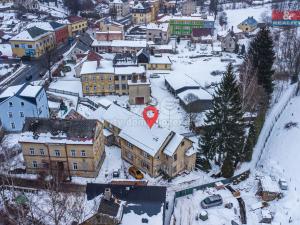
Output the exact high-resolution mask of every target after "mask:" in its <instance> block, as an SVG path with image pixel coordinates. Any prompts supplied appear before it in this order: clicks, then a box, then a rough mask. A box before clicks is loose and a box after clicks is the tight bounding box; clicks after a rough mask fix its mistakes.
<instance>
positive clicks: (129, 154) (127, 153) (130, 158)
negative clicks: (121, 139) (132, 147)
mask: <svg viewBox="0 0 300 225" xmlns="http://www.w3.org/2000/svg"><path fill="white" fill-rule="evenodd" d="M126 157H127V158H128V159H129V160H131V161H132V160H133V155H132V154H131V153H130V152H126Z"/></svg>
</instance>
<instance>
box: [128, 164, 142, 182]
mask: <svg viewBox="0 0 300 225" xmlns="http://www.w3.org/2000/svg"><path fill="white" fill-rule="evenodd" d="M128 172H129V174H130V175H131V176H133V177H134V178H135V179H138V180H141V179H143V178H144V175H143V174H142V172H141V171H139V169H138V168H136V167H135V166H131V167H130V168H129V170H128Z"/></svg>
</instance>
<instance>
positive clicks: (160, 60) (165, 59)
mask: <svg viewBox="0 0 300 225" xmlns="http://www.w3.org/2000/svg"><path fill="white" fill-rule="evenodd" d="M149 63H150V64H172V62H171V60H170V59H169V57H168V56H165V55H162V56H161V57H155V56H152V55H151V56H150V62H149Z"/></svg>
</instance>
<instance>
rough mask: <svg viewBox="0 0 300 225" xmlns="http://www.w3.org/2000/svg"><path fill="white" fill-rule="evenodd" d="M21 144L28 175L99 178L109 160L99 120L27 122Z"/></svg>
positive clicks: (37, 119) (29, 119) (41, 120)
mask: <svg viewBox="0 0 300 225" xmlns="http://www.w3.org/2000/svg"><path fill="white" fill-rule="evenodd" d="M19 143H20V144H21V147H22V153H23V157H24V161H25V166H26V172H28V173H40V172H43V173H46V174H51V175H53V176H58V178H60V179H66V178H68V177H72V176H82V177H96V176H97V175H98V173H99V170H100V168H101V166H102V163H103V161H104V158H105V151H104V137H103V124H102V123H101V122H99V121H98V120H91V119H72V120H67V119H49V118H38V117H33V118H26V120H25V124H24V127H23V130H22V133H21V135H20V139H19Z"/></svg>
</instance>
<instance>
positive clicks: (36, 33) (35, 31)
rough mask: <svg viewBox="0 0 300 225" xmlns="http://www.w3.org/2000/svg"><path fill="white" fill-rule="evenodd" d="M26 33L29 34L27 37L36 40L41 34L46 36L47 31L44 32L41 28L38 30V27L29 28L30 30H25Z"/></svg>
mask: <svg viewBox="0 0 300 225" xmlns="http://www.w3.org/2000/svg"><path fill="white" fill-rule="evenodd" d="M27 32H28V33H29V35H30V36H31V37H32V38H36V37H38V36H40V35H42V34H46V33H47V32H48V31H46V30H43V29H41V28H38V27H31V28H28V29H27Z"/></svg>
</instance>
